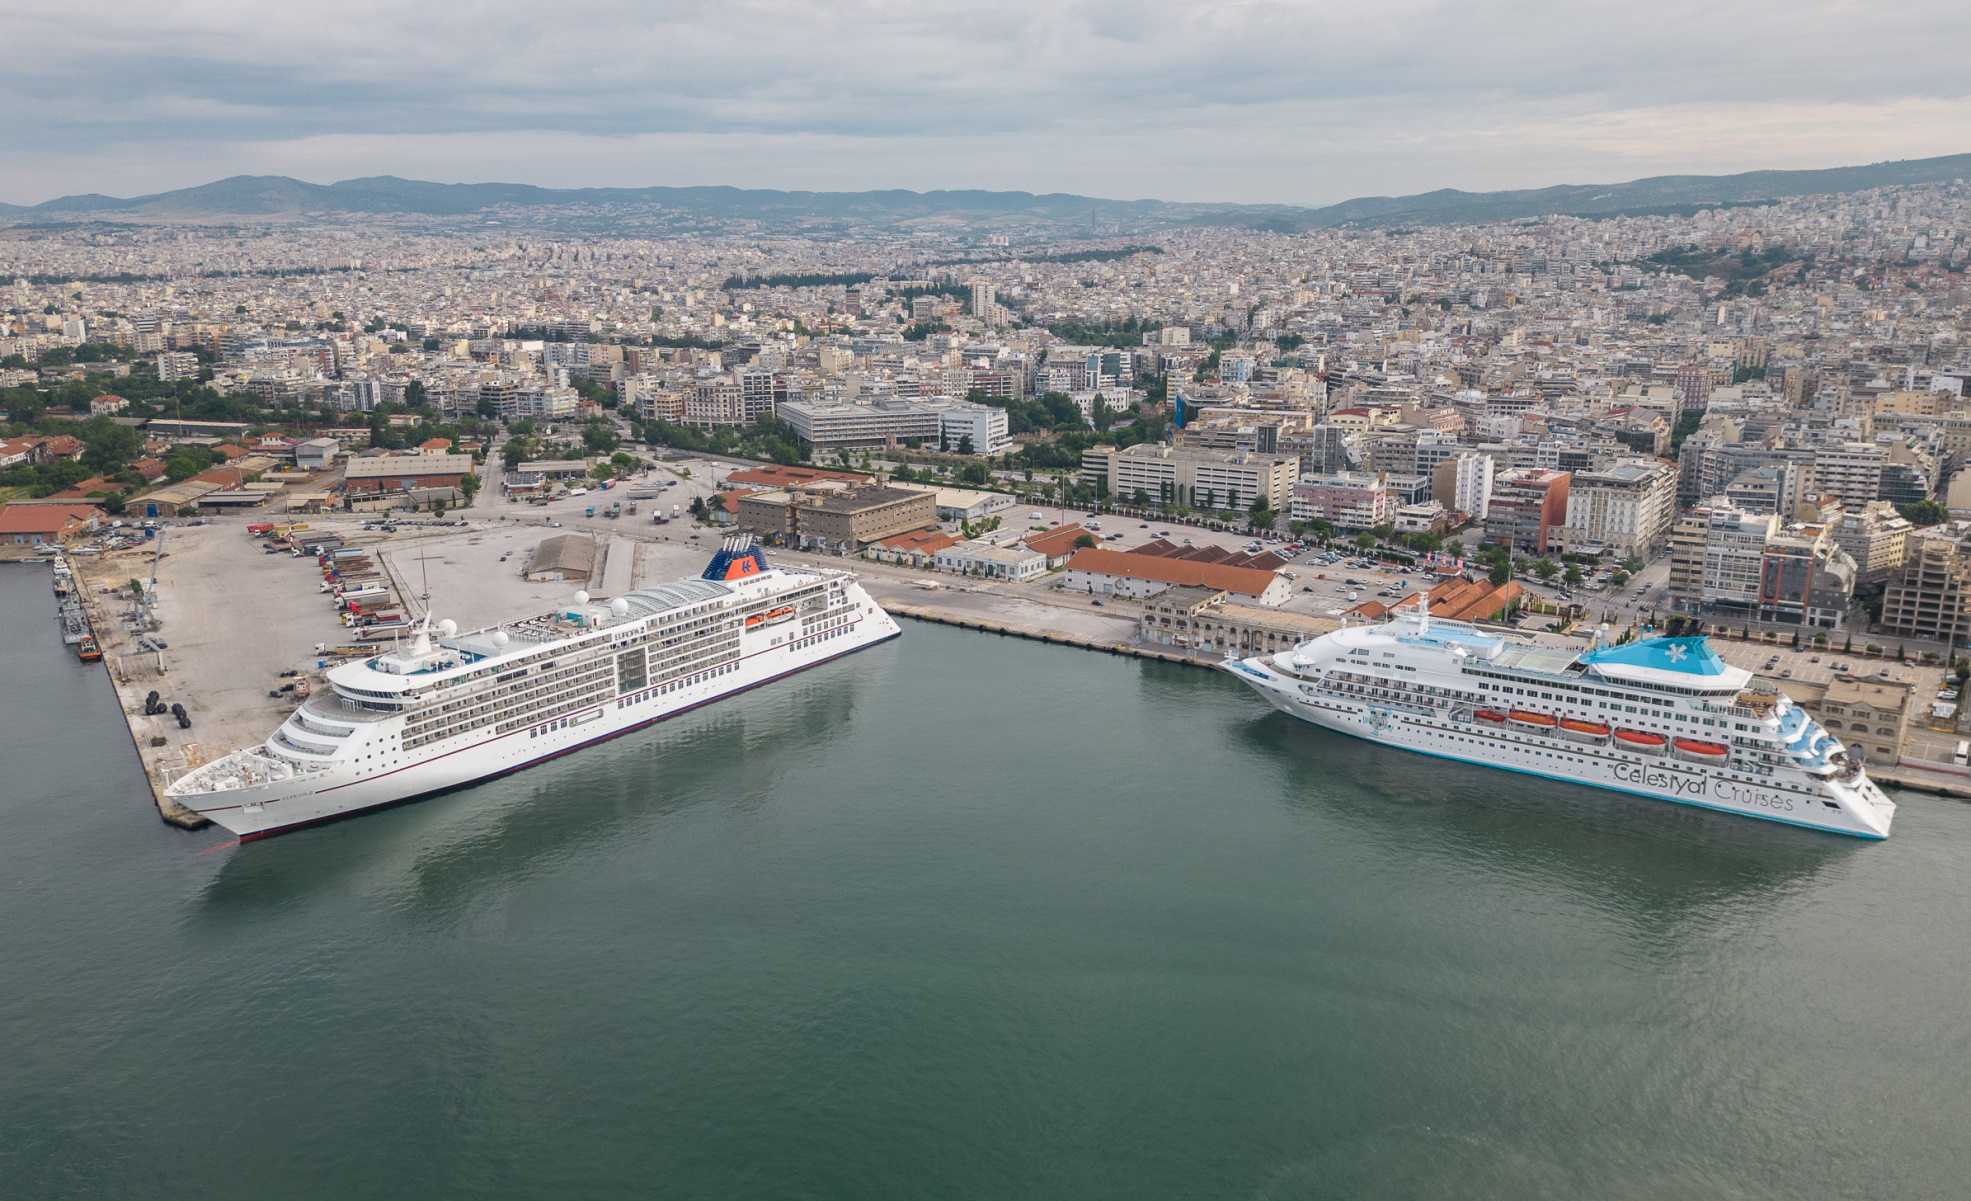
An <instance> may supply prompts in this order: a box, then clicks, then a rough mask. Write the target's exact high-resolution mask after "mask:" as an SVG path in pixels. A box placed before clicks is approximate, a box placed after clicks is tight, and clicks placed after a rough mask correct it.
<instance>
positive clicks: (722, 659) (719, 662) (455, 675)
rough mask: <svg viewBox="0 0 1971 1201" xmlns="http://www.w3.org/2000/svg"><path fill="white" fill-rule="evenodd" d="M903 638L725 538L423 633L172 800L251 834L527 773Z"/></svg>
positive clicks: (349, 666) (339, 681)
mask: <svg viewBox="0 0 1971 1201" xmlns="http://www.w3.org/2000/svg"><path fill="white" fill-rule="evenodd" d="M898 633H901V630H899V628H898V627H897V624H896V621H895V619H893V618H892V617H891V616H890V615H889V614H888V613H885V612H884V611H883V610H882V608H881V607H880V606H878V605H877V604H876V602H874V601H873V600H871V599H870V598H869V595H868V594H867V593H866V592H864V591H863V588H862V586H861V585H860V584H859V583H857V582H856V578H855V576H853V575H851V574H849V573H847V572H837V571H818V570H808V569H803V568H788V567H773V566H769V565H768V563H767V561H766V559H765V558H764V557H763V556H762V554H761V552H760V551H759V549H758V548H756V547H754V546H752V545H751V543H750V540H749V539H745V538H735V539H730V540H728V541H727V543H726V544H725V546H724V548H723V549H721V550H720V551H719V553H718V556H717V557H716V558H715V559H714V560H713V561H712V565H711V567H709V568H708V569H707V570H706V572H705V574H704V575H703V576H701V577H696V578H691V579H684V580H679V581H677V582H676V583H672V584H665V585H661V586H658V587H654V588H646V589H639V590H636V591H633V592H626V593H624V594H623V595H621V596H618V597H614V598H612V599H610V600H607V601H600V600H592V599H590V598H589V597H588V596H587V594H585V593H576V594H575V597H574V599H573V600H572V601H571V602H570V603H568V604H566V605H562V606H558V607H556V608H555V609H553V610H551V611H549V612H546V613H542V614H539V615H537V616H533V617H528V618H525V619H523V620H519V621H512V622H506V623H502V624H500V625H496V626H489V627H487V628H485V629H479V630H472V631H468V632H460V631H458V630H457V629H456V628H455V627H454V626H453V623H451V622H449V621H445V622H440V623H438V624H437V625H436V626H435V627H431V626H429V623H427V624H426V627H425V628H423V629H420V630H419V631H418V632H417V634H416V636H415V638H414V639H413V640H411V641H410V642H409V643H408V644H405V645H402V646H400V647H399V648H398V649H395V650H391V651H389V652H387V653H384V654H380V655H378V656H376V657H375V658H371V659H365V660H362V661H360V662H353V663H345V664H342V665H340V666H337V667H334V668H332V669H330V670H329V672H328V685H329V687H328V688H327V689H325V690H322V691H321V692H318V693H317V694H316V695H314V696H312V697H310V698H309V699H308V700H307V701H306V702H304V703H303V704H302V706H301V707H300V708H299V709H296V710H295V711H294V712H293V713H292V714H290V715H289V716H288V718H287V720H286V721H285V722H283V723H282V724H281V727H280V728H279V729H278V730H277V731H275V732H274V735H273V736H272V737H270V738H269V739H267V741H266V742H265V743H264V744H262V745H260V746H257V747H253V748H250V749H248V750H242V751H236V752H234V753H233V754H230V755H228V756H226V757H225V758H223V759H219V760H216V761H214V762H212V763H209V764H206V765H205V766H203V767H200V768H198V769H197V770H195V771H192V772H190V773H188V774H186V775H185V776H183V777H182V778H180V779H178V780H176V781H175V782H173V783H172V784H171V785H170V787H168V788H167V789H166V790H165V792H166V794H167V795H168V796H170V797H171V798H172V799H174V800H176V801H177V802H178V803H180V804H182V805H184V806H186V807H187V808H190V809H193V810H196V811H197V812H199V813H201V814H203V815H204V816H206V817H208V818H211V819H212V820H213V821H214V822H217V823H218V824H219V825H221V826H224V827H225V828H226V829H228V830H231V831H233V832H234V833H236V834H239V835H240V836H241V837H242V838H254V837H258V836H260V835H264V834H270V833H273V832H275V831H277V830H283V829H288V828H292V827H294V826H300V825H307V824H309V823H311V822H319V821H325V820H327V819H329V818H334V817H340V816H343V815H345V814H350V813H356V812H360V811H362V810H365V809H373V808H376V807H378V806H381V805H390V804H395V803H397V802H400V801H405V800H410V799H413V798H416V797H422V796H428V795H430V794H432V793H435V792H442V791H445V790H447V789H451V788H457V787H459V786H461V785H465V784H470V783H472V782H473V781H475V780H483V779H486V778H488V777H490V776H498V775H504V774H506V773H508V772H513V771H518V770H520V769H521V768H524V767H528V766H530V765H532V764H535V763H539V762H541V761H542V760H544V759H551V758H553V757H555V756H557V755H561V754H565V753H566V752H568V751H571V750H574V749H576V748H578V747H581V746H585V745H587V744H589V743H592V742H597V741H600V740H602V739H604V738H609V737H613V736H615V735H617V734H621V733H624V732H625V731H628V730H633V729H636V728H637V727H639V726H646V725H649V724H651V723H652V722H657V721H662V720H663V719H664V718H667V717H671V716H674V715H676V714H678V713H681V712H683V711H685V710H687V709H694V708H697V707H698V706H700V705H704V704H707V703H709V702H711V701H715V700H718V699H720V698H722V697H725V696H729V695H731V694H732V693H734V692H739V691H742V690H744V689H747V688H751V687H754V686H756V685H759V684H763V683H766V682H768V681H770V680H774V679H777V678H779V677H781V676H785V675H789V674H791V673H793V672H797V671H800V670H802V669H804V668H808V667H813V666H815V665H816V664H818V663H823V662H826V661H827V660H830V659H834V658H837V657H839V656H841V655H844V654H847V653H848V652H850V651H854V650H860V649H861V648H863V647H866V646H869V645H871V644H872V643H876V642H881V641H883V640H884V639H886V638H891V637H894V636H895V635H897V634H898Z"/></svg>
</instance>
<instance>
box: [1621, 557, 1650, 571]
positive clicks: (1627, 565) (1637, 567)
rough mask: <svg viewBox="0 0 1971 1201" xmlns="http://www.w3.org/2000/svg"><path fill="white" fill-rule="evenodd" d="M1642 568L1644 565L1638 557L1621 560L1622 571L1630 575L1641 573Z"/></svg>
mask: <svg viewBox="0 0 1971 1201" xmlns="http://www.w3.org/2000/svg"><path fill="white" fill-rule="evenodd" d="M1644 566H1645V564H1644V563H1643V561H1642V557H1641V556H1640V555H1630V556H1629V557H1628V558H1626V559H1624V560H1622V570H1623V571H1626V572H1628V573H1629V574H1630V575H1634V574H1636V573H1637V572H1639V571H1641V570H1642V569H1643V567H1644Z"/></svg>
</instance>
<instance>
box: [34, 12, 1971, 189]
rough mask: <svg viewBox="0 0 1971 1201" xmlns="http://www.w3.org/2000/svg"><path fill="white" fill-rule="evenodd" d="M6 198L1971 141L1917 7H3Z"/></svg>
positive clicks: (1108, 181)
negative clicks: (246, 175)
mask: <svg viewBox="0 0 1971 1201" xmlns="http://www.w3.org/2000/svg"><path fill="white" fill-rule="evenodd" d="M0 31H4V32H5V34H6V35H7V41H8V43H9V44H10V45H11V46H14V47H15V48H16V49H17V53H16V54H15V55H14V56H13V57H12V58H11V60H10V71H9V74H8V76H7V78H6V79H4V80H0V106H4V108H5V109H6V111H8V112H9V114H10V119H9V121H8V122H7V123H6V124H5V125H4V127H0V151H4V153H5V154H6V156H7V161H8V162H9V164H10V170H9V173H8V181H9V182H8V191H9V192H10V193H12V194H11V195H9V196H8V197H7V199H10V200H14V201H16V202H22V201H31V200H39V199H45V198H47V196H49V195H53V194H56V193H57V192H62V191H80V190H92V191H110V192H117V193H123V194H127V193H130V192H134V191H148V190H160V189H163V188H168V187H175V186H183V185H186V184H192V183H199V182H204V181H205V180H207V179H210V178H213V177H215V174H223V173H233V172H253V173H296V174H303V175H304V176H305V177H307V178H314V179H327V178H332V177H343V176H347V175H367V174H379V173H384V172H390V173H395V174H403V175H410V176H417V177H425V178H432V177H437V178H456V179H500V180H510V181H516V182H530V183H541V184H548V185H555V186H582V185H591V184H653V183H714V182H716V183H741V184H747V185H751V186H784V187H829V188H861V187H886V186H902V187H917V188H928V187H997V188H1025V189H1028V190H1034V191H1045V190H1067V191H1078V192H1084V193H1092V194H1098V195H1124V196H1127V195H1149V196H1158V197H1162V198H1166V199H1223V200H1249V201H1259V200H1273V201H1283V202H1292V203H1318V202H1325V201H1332V200H1338V199H1342V198H1344V197H1346V196H1350V195H1356V194H1362V193H1373V192H1400V191H1413V190H1419V189H1424V188H1430V187H1438V186H1447V185H1448V186H1461V187H1468V188H1491V187H1512V186H1539V185H1543V184H1547V183H1555V182H1563V181H1567V182H1582V181H1594V180H1602V179H1609V180H1613V179H1620V178H1628V177H1630V176H1633V175H1637V174H1655V173H1667V172H1677V171H1730V170H1743V169H1750V168H1753V167H1767V166H1801V167H1804V166H1831V165H1838V164H1840V163H1847V162H1857V161H1874V160H1877V159H1881V158H1888V157H1919V156H1923V155H1929V154H1943V153H1955V152H1961V151H1964V150H1967V149H1971V137H1967V134H1971V120H1968V119H1967V86H1966V84H1965V83H1964V82H1963V77H1962V72H1961V70H1960V69H1959V68H1958V66H1957V64H1956V63H1955V62H1954V61H1953V60H1954V57H1955V56H1954V52H1953V49H1952V47H1953V46H1956V45H1962V44H1965V37H1966V35H1967V34H1971V8H1965V7H1964V6H1951V5H1945V4H1941V3H1935V2H1926V3H1918V2H1915V0H1887V2H1885V3H1877V4H1872V5H1870V6H1868V7H1866V8H1863V7H1861V6H1859V5H1851V4H1827V3H1822V4H1811V3H1810V4H1805V5H1800V4H1780V3H1776V2H1762V3H1743V2H1741V3H1735V4H1726V5H1719V4H1717V3H1715V0H1713V2H1711V3H1705V4H1698V3H1692V2H1688V0H1669V2H1668V3H1659V4H1656V5H1650V6H1643V5H1635V4H1633V3H1608V2H1599V0H1591V2H1589V3H1580V4H1570V5H1555V4H1551V3H1539V4H1535V3H1532V2H1530V0H1495V2H1493V3H1488V4H1481V5H1474V4H1470V3H1462V4H1460V3H1450V2H1448V0H1378V2H1371V0H1312V2H1298V3H1290V2H1285V0H1249V2H1239V3H1215V4H1204V3H1192V2H1177V0H1145V2H1142V3H1129V4H1124V3H1120V2H1116V0H1065V2H1062V0H1054V2H1044V0H1002V2H995V3H952V2H948V0H920V2H916V3H903V2H901V0H856V2H849V3H818V2H815V0H731V2H728V3H719V4H713V3H689V2H685V0H655V2H654V3H653V2H648V0H643V2H638V3H629V2H627V0H571V2H568V3H562V4H558V5H553V6H546V5H539V4H519V3H514V2H512V0H474V2H470V3H453V4H442V5H426V6H412V5H403V4H382V3H375V2H371V0H331V2H330V3H327V4H318V5H309V6H294V5H281V4H274V3H270V2H267V0H179V2H177V3H175V4H163V5H159V4H139V3H134V2H131V0H107V2H105V3H98V4H94V5H92V6H91V13H90V18H89V20H88V21H86V22H82V21H78V20H75V19H74V18H73V16H72V15H70V14H68V13H65V12H64V11H63V10H61V9H59V8H51V7H50V6H47V5H46V4H45V3H41V2H40V0H33V2H32V3H30V2H29V0H0Z"/></svg>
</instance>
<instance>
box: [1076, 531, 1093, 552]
mask: <svg viewBox="0 0 1971 1201" xmlns="http://www.w3.org/2000/svg"><path fill="white" fill-rule="evenodd" d="M1074 544H1075V545H1076V546H1078V547H1081V548H1082V549H1084V550H1086V549H1087V548H1089V547H1091V546H1094V545H1095V535H1093V534H1077V535H1076V536H1075V540H1074Z"/></svg>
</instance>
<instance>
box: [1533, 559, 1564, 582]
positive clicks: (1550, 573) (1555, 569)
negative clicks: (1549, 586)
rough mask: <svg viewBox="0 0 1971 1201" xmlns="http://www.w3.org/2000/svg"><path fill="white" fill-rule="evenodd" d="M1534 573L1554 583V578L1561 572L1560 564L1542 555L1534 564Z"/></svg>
mask: <svg viewBox="0 0 1971 1201" xmlns="http://www.w3.org/2000/svg"><path fill="white" fill-rule="evenodd" d="M1533 574H1534V575H1537V576H1539V577H1540V578H1541V579H1543V580H1546V581H1547V582H1548V583H1552V582H1553V578H1554V577H1555V576H1557V575H1559V574H1560V564H1558V563H1556V562H1554V561H1553V560H1552V559H1549V558H1546V557H1545V556H1542V557H1541V559H1540V561H1539V562H1538V563H1535V564H1534V565H1533Z"/></svg>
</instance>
